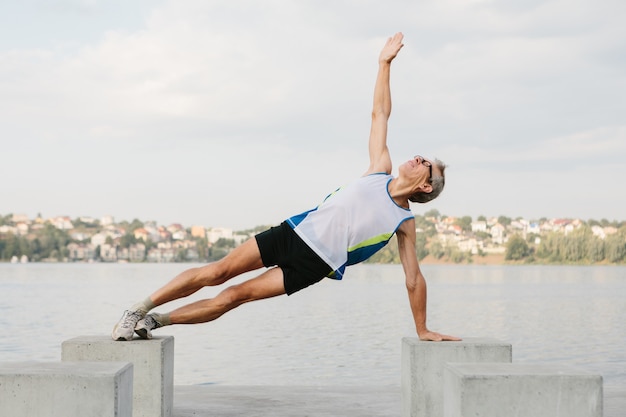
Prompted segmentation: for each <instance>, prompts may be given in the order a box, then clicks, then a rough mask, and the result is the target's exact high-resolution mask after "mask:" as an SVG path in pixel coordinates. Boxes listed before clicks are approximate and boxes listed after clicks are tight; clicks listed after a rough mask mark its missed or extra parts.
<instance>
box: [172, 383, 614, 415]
mask: <svg viewBox="0 0 626 417" xmlns="http://www.w3.org/2000/svg"><path fill="white" fill-rule="evenodd" d="M401 408H402V405H401V394H400V387H380V388H378V387H288V386H232V385H229V386H219V385H181V386H176V387H174V413H173V417H191V416H200V417H209V416H210V417H234V416H254V417H304V416H307V417H308V416H310V417H357V416H358V417H400V415H401V413H402V410H401ZM625 416H626V391H625V390H614V389H605V393H604V417H625Z"/></svg>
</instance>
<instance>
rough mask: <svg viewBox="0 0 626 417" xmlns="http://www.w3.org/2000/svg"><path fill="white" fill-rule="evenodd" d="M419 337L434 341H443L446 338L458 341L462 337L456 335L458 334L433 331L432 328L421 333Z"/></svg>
mask: <svg viewBox="0 0 626 417" xmlns="http://www.w3.org/2000/svg"><path fill="white" fill-rule="evenodd" d="M419 338H420V340H424V341H426V340H430V341H433V342H443V341H444V340H449V341H452V342H458V341H460V340H461V338H459V337H456V336H448V335H446V334H441V333H437V332H431V331H430V330H429V331H426V332H423V333H421V334H420V335H419Z"/></svg>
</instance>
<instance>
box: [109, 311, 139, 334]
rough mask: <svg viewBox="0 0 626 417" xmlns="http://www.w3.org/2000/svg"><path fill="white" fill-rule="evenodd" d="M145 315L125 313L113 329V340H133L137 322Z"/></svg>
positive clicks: (131, 312) (135, 312) (133, 312)
mask: <svg viewBox="0 0 626 417" xmlns="http://www.w3.org/2000/svg"><path fill="white" fill-rule="evenodd" d="M145 315H146V313H144V312H142V311H130V310H126V311H124V314H122V318H121V319H120V321H118V322H117V324H116V325H115V327H113V333H111V338H112V339H113V340H118V341H122V340H132V339H133V333H134V332H135V326H136V325H137V322H138V321H139V320H141V319H143V318H144V316H145Z"/></svg>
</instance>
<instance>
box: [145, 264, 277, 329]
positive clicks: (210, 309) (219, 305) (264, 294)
mask: <svg viewBox="0 0 626 417" xmlns="http://www.w3.org/2000/svg"><path fill="white" fill-rule="evenodd" d="M283 294H285V284H284V281H283V271H282V269H280V268H278V267H276V268H272V269H270V270H267V271H265V272H264V273H262V274H261V275H259V276H258V277H256V278H252V279H250V280H248V281H245V282H242V283H241V284H237V285H233V286H232V287H229V288H226V289H225V290H224V291H222V292H221V293H219V294H218V295H217V296H215V298H211V299H207V300H200V301H196V302H195V303H191V304H187V305H185V306H182V307H179V308H177V309H176V310H174V311H172V312H171V313H168V314H158V313H151V314H148V315H147V316H146V317H145V318H144V319H141V320H139V322H138V323H137V326H136V328H135V332H136V333H137V334H138V335H139V336H140V337H141V338H143V339H150V338H152V332H151V331H152V330H154V329H156V328H159V327H163V326H167V325H170V324H195V323H206V322H208V321H213V320H215V319H217V318H219V317H221V316H222V315H223V314H224V313H226V312H228V311H230V310H232V309H234V308H236V307H239V306H240V305H242V304H244V303H247V302H250V301H256V300H262V299H265V298H270V297H276V296H278V295H283Z"/></svg>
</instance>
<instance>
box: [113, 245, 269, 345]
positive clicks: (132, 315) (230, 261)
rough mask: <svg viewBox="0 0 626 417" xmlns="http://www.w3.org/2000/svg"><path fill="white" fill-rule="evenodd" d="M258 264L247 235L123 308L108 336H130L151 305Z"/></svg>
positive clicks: (177, 296)
mask: <svg viewBox="0 0 626 417" xmlns="http://www.w3.org/2000/svg"><path fill="white" fill-rule="evenodd" d="M262 266H263V261H262V260H261V253H260V252H259V247H258V245H257V242H256V239H255V238H251V239H248V240H247V241H246V242H245V243H243V244H242V245H240V246H238V247H237V248H235V249H234V250H233V251H232V252H230V253H229V254H228V255H226V256H225V257H224V258H223V259H221V260H219V261H217V262H213V263H210V264H208V265H205V266H203V267H200V268H191V269H188V270H186V271H184V272H182V273H181V274H179V275H178V276H176V277H175V278H174V279H172V280H171V281H170V282H168V283H167V284H165V285H164V286H163V287H161V288H160V289H158V290H157V291H155V292H154V293H153V294H152V295H150V297H149V298H147V299H146V300H144V301H142V302H139V303H137V304H135V305H133V306H132V307H131V308H130V309H129V310H126V311H125V312H124V314H123V315H122V318H121V319H120V320H119V322H118V323H117V324H116V325H115V327H114V328H113V332H112V334H111V337H112V338H113V340H131V339H132V338H133V334H134V330H135V325H136V324H137V322H138V321H139V320H141V319H143V318H144V317H145V315H146V313H147V312H148V311H150V310H151V309H153V308H154V307H156V306H159V305H162V304H165V303H167V302H169V301H172V300H176V299H179V298H183V297H186V296H188V295H191V294H193V293H195V292H196V291H198V290H199V289H200V288H202V287H204V286H212V285H219V284H222V283H224V282H226V281H228V280H229V279H231V278H233V277H235V276H237V275H240V274H243V273H244V272H249V271H253V270H255V269H259V268H261V267H262Z"/></svg>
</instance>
